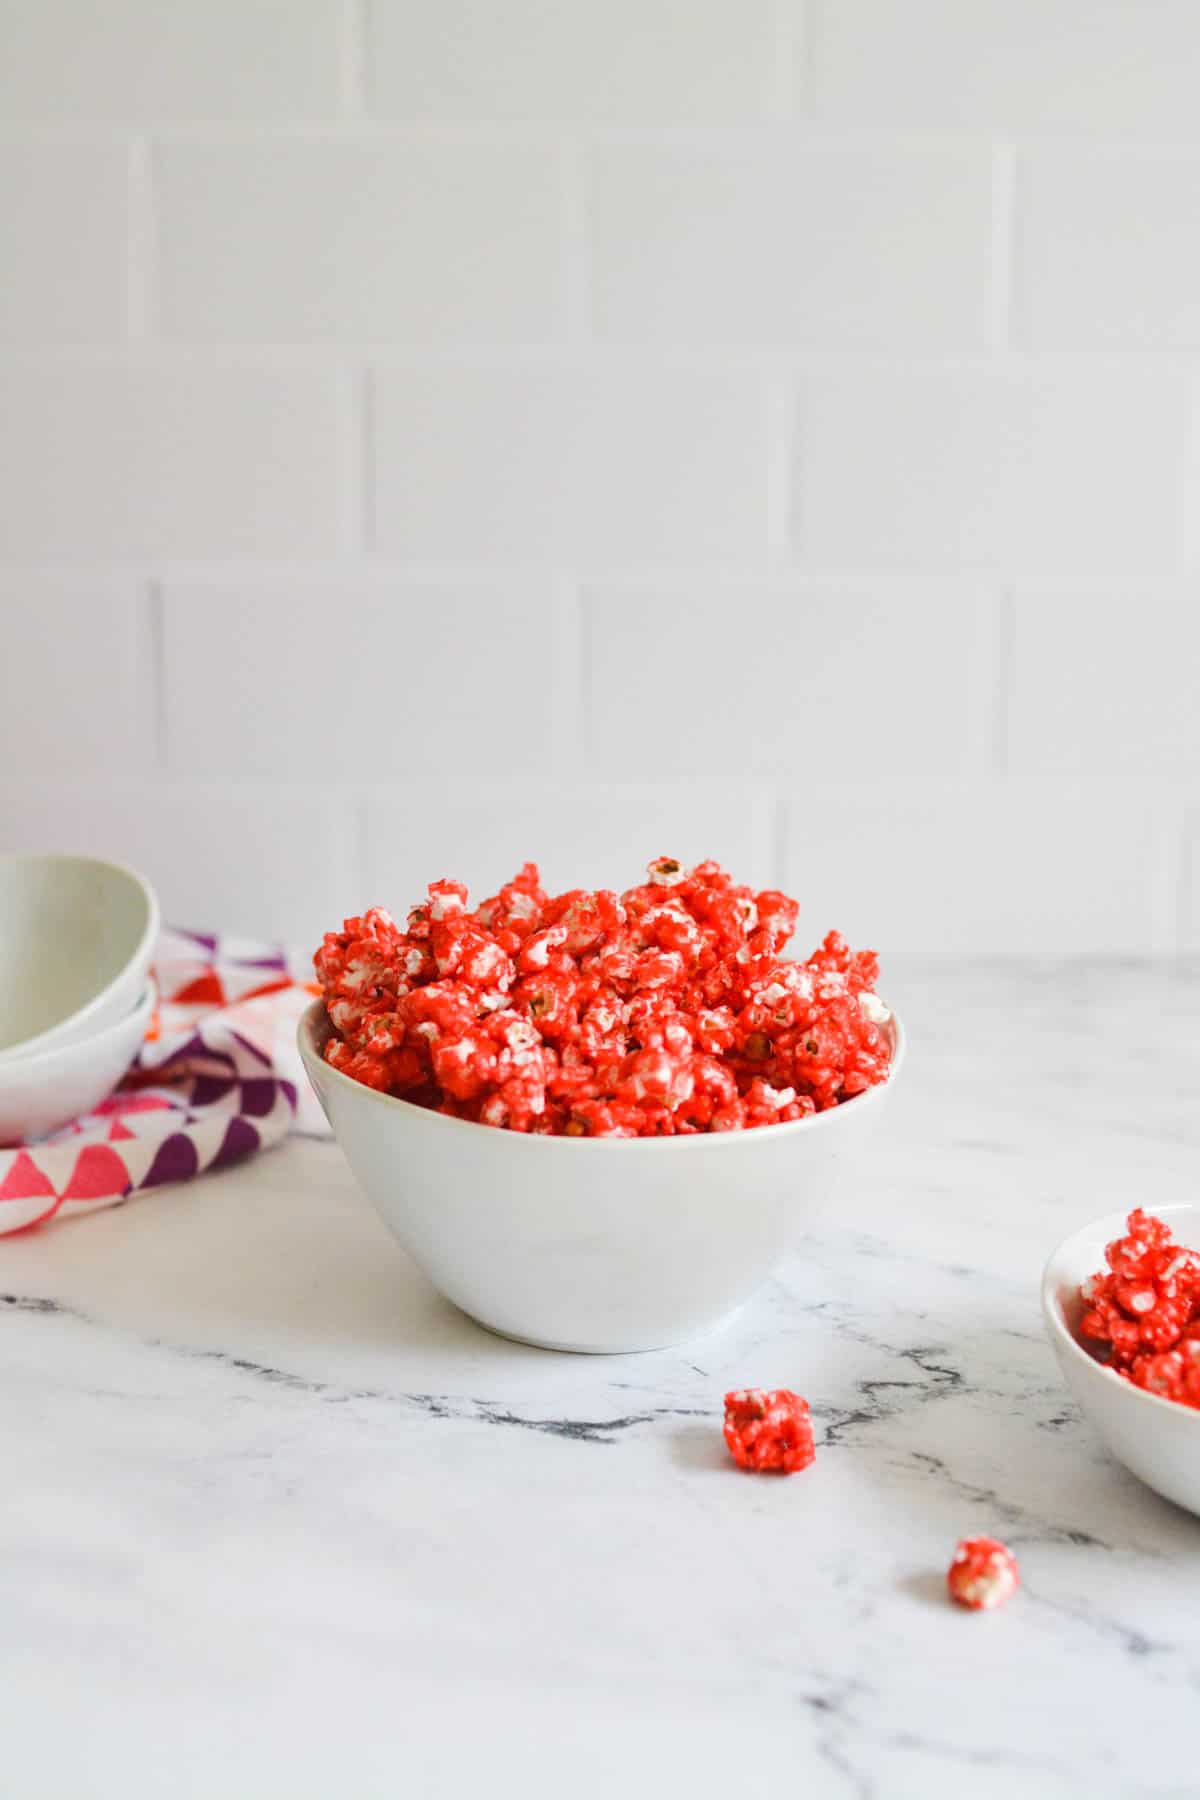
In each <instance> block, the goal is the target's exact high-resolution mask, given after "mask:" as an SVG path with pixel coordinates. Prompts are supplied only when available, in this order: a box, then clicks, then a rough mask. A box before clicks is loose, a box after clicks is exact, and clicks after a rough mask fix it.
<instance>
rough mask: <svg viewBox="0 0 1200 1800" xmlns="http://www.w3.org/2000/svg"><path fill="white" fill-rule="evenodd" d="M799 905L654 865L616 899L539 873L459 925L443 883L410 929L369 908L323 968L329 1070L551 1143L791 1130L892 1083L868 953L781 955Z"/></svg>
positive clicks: (707, 865)
mask: <svg viewBox="0 0 1200 1800" xmlns="http://www.w3.org/2000/svg"><path fill="white" fill-rule="evenodd" d="M798 910H799V909H798V907H797V904H796V902H795V901H794V900H791V899H789V898H788V896H787V895H786V894H781V893H777V892H775V891H774V890H773V889H764V890H762V891H759V892H756V891H755V890H754V889H752V888H749V887H739V886H738V885H737V884H736V883H735V882H734V881H733V879H732V877H731V876H729V875H727V874H726V872H725V871H724V870H723V869H722V868H721V867H720V866H719V865H718V864H717V863H715V862H703V863H698V864H697V865H696V867H695V868H693V869H687V868H685V867H684V866H683V864H682V863H680V862H678V861H676V859H675V858H674V857H669V856H662V857H658V858H656V859H655V860H654V861H653V862H652V863H651V864H650V866H649V872H648V879H647V880H646V881H645V882H643V883H642V884H641V885H639V886H637V887H633V888H630V889H629V890H628V891H627V892H626V893H624V894H617V893H615V892H612V891H611V890H609V889H600V890H598V891H597V892H595V893H590V892H587V891H585V890H584V889H572V890H571V891H570V892H568V893H565V894H560V895H558V896H551V895H549V894H547V893H546V891H545V889H544V888H543V887H542V884H541V876H540V874H539V872H538V868H537V865H536V864H535V863H526V864H525V865H524V867H523V868H522V869H521V870H520V872H519V873H518V874H517V875H515V876H514V877H513V879H512V881H510V882H509V883H508V884H507V885H506V886H504V887H502V888H501V889H500V891H499V893H497V894H494V895H492V896H491V897H490V898H489V899H487V900H484V901H483V902H482V904H481V905H480V906H478V907H476V908H475V910H474V911H471V910H470V907H469V904H468V894H467V890H466V888H465V887H464V886H463V885H462V883H461V882H457V881H448V880H442V881H435V882H432V883H431V884H430V887H429V890H428V897H427V899H426V900H425V901H423V902H422V903H421V904H420V905H418V906H415V907H413V909H412V911H411V912H410V913H409V915H408V919H407V921H406V923H405V925H404V926H403V928H401V927H400V926H398V925H397V924H396V922H395V920H394V919H393V918H392V917H391V915H390V914H389V913H387V912H385V911H384V910H383V909H382V908H380V907H372V908H370V909H369V910H368V911H367V912H365V913H363V914H362V916H361V917H355V918H351V919H347V920H346V921H345V924H344V926H343V928H342V930H341V931H331V932H328V933H327V934H326V937H325V940H324V942H323V944H322V945H321V948H320V949H319V950H318V951H317V954H316V956H315V958H314V964H315V967H316V971H317V976H318V979H319V980H320V983H321V989H322V993H323V995H324V999H325V1008H326V1011H327V1013H328V1015H329V1019H330V1022H331V1024H332V1025H333V1027H334V1032H335V1034H336V1035H335V1036H333V1037H331V1038H330V1040H329V1042H328V1044H327V1045H326V1048H325V1058H326V1061H327V1062H329V1063H330V1064H331V1065H332V1066H333V1067H334V1068H336V1069H338V1070H340V1071H341V1073H342V1074H344V1075H348V1076H349V1077H350V1078H351V1079H352V1080H355V1081H361V1082H363V1083H365V1084H366V1085H367V1086H368V1087H373V1088H376V1089H378V1090H379V1091H380V1092H381V1093H386V1094H393V1095H398V1096H400V1097H402V1098H404V1099H406V1100H410V1101H413V1102H414V1103H416V1104H417V1105H420V1106H426V1107H430V1108H434V1109H436V1110H438V1111H440V1112H443V1113H448V1114H449V1115H450V1116H452V1117H454V1118H458V1119H467V1120H470V1121H472V1122H475V1123H478V1124H483V1125H492V1126H499V1127H501V1128H503V1129H506V1130H509V1131H527V1132H537V1133H540V1134H544V1135H550V1136H557V1137H575V1138H580V1137H685V1136H690V1135H694V1134H696V1133H698V1132H707V1131H744V1130H749V1129H753V1128H755V1127H757V1126H763V1125H779V1124H786V1123H789V1122H791V1121H793V1120H796V1119H803V1118H806V1117H808V1116H809V1115H810V1114H812V1113H817V1112H822V1111H824V1110H825V1109H826V1108H828V1107H832V1106H839V1105H841V1104H842V1103H843V1102H844V1101H846V1100H850V1099H853V1098H854V1096H855V1095H856V1094H861V1093H864V1092H865V1091H866V1090H867V1089H868V1088H870V1087H874V1086H876V1085H877V1084H878V1083H880V1082H883V1081H886V1080H887V1077H888V1074H889V1072H890V1068H891V1037H890V1033H889V1030H888V1026H889V1023H890V1019H891V1014H890V1013H889V1012H888V1009H887V1007H886V1006H884V1004H883V1002H882V1001H881V1000H880V999H879V998H878V996H877V995H876V994H875V992H874V987H875V980H876V977H877V974H878V962H877V959H876V957H875V955H874V952H872V951H869V950H865V951H858V952H854V951H851V950H850V948H849V946H848V945H847V944H846V942H845V940H844V938H841V937H840V936H839V935H838V934H837V932H830V933H829V934H828V936H827V937H826V938H825V939H824V941H823V943H822V944H821V945H820V947H819V948H818V949H817V950H816V951H814V953H813V955H812V956H810V957H809V958H808V960H807V962H797V961H794V960H791V959H789V958H786V957H785V956H784V954H783V951H784V948H785V946H786V944H787V942H788V940H789V938H790V937H791V935H792V932H793V930H794V929H795V925H796V918H797V913H798Z"/></svg>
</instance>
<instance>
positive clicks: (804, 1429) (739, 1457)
mask: <svg viewBox="0 0 1200 1800" xmlns="http://www.w3.org/2000/svg"><path fill="white" fill-rule="evenodd" d="M725 1442H726V1443H727V1444H728V1445H729V1453H730V1455H731V1456H732V1457H733V1460H734V1462H735V1463H737V1465H738V1467H739V1468H742V1469H752V1470H754V1472H755V1473H756V1474H760V1475H761V1474H767V1473H773V1474H778V1475H796V1474H798V1473H799V1471H800V1470H801V1469H807V1468H808V1466H809V1464H810V1463H811V1462H812V1461H813V1460H814V1458H815V1456H816V1449H815V1447H814V1444H813V1430H812V1418H811V1417H810V1415H809V1410H808V1401H807V1400H805V1399H803V1398H802V1397H801V1396H800V1395H799V1394H793V1393H790V1392H789V1390H788V1389H787V1388H769V1389H764V1388H739V1389H738V1390H737V1391H736V1392H734V1393H732V1394H726V1396H725Z"/></svg>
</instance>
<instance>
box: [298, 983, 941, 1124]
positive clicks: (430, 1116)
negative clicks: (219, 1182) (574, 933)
mask: <svg viewBox="0 0 1200 1800" xmlns="http://www.w3.org/2000/svg"><path fill="white" fill-rule="evenodd" d="M319 1021H323V1022H324V1023H326V1024H329V1015H328V1014H327V1013H326V1011H325V1002H324V1000H323V999H321V998H320V996H318V997H317V998H316V999H315V1000H313V1001H312V1002H311V1004H310V1005H308V1006H306V1007H305V1009H304V1011H303V1012H302V1013H301V1015H300V1019H299V1021H298V1023H297V1026H296V1043H297V1047H298V1048H299V1051H300V1059H301V1061H302V1062H303V1064H304V1067H305V1070H306V1072H308V1073H309V1079H310V1080H313V1077H312V1074H311V1070H310V1065H312V1064H315V1065H317V1066H318V1067H319V1068H320V1071H321V1078H322V1080H330V1081H332V1082H334V1083H335V1084H337V1083H344V1084H345V1086H346V1087H347V1088H351V1089H353V1090H354V1092H355V1093H356V1094H357V1095H359V1096H360V1097H361V1096H362V1095H364V1094H366V1095H369V1096H370V1098H371V1100H372V1101H374V1102H375V1103H376V1104H377V1105H379V1106H383V1107H392V1108H396V1107H399V1108H400V1109H401V1110H402V1111H403V1112H404V1113H406V1114H407V1115H408V1116H409V1117H413V1116H417V1117H420V1118H421V1119H423V1120H427V1121H430V1122H431V1123H433V1124H434V1125H435V1126H436V1127H437V1128H438V1129H443V1128H444V1129H446V1130H449V1131H459V1132H463V1131H465V1132H469V1133H470V1134H471V1135H472V1136H477V1135H478V1133H479V1132H480V1131H487V1132H489V1133H490V1134H491V1136H492V1137H494V1138H496V1139H498V1140H502V1141H506V1142H508V1143H510V1144H518V1143H520V1144H526V1145H529V1144H541V1145H543V1146H545V1145H548V1144H557V1145H562V1146H564V1147H565V1148H566V1149H567V1152H568V1154H570V1155H572V1156H574V1155H576V1154H578V1147H579V1146H580V1145H581V1144H585V1145H590V1146H591V1147H592V1150H593V1151H596V1150H600V1149H603V1150H604V1151H606V1152H609V1153H612V1152H616V1151H626V1152H628V1151H630V1150H633V1149H634V1148H635V1147H640V1148H641V1149H643V1150H644V1149H645V1147H646V1145H647V1144H673V1145H674V1146H675V1149H676V1153H677V1154H678V1153H679V1152H681V1151H683V1150H688V1149H690V1150H692V1151H693V1152H694V1151H695V1150H696V1149H697V1148H699V1147H700V1146H701V1145H705V1144H706V1145H708V1146H709V1148H710V1149H715V1148H716V1147H717V1146H718V1145H736V1144H744V1143H745V1142H746V1141H747V1140H748V1139H753V1140H754V1141H755V1142H756V1143H760V1142H765V1141H768V1140H769V1141H771V1142H775V1141H776V1140H778V1139H779V1138H782V1137H784V1136H788V1135H795V1134H797V1133H799V1132H812V1131H815V1130H817V1129H819V1128H821V1127H825V1128H826V1129H828V1128H829V1126H830V1125H831V1124H832V1122H833V1121H834V1120H835V1119H836V1118H838V1117H840V1116H843V1115H846V1114H850V1115H851V1116H853V1117H855V1118H858V1117H860V1116H861V1114H862V1112H863V1111H864V1110H865V1109H866V1108H867V1107H868V1106H870V1105H872V1104H873V1103H874V1104H876V1105H878V1104H879V1102H880V1101H881V1100H882V1099H883V1098H884V1096H885V1095H886V1094H887V1093H888V1092H889V1090H890V1089H891V1088H892V1087H893V1086H894V1084H895V1082H896V1079H897V1077H898V1076H899V1074H900V1070H901V1068H902V1067H903V1064H904V1056H905V1051H906V1050H907V1047H908V1039H907V1037H906V1035H905V1031H904V1027H903V1025H902V1024H901V1022H900V1019H899V1016H898V1014H896V1013H893V1014H892V1017H891V1027H892V1062H891V1068H890V1069H889V1071H888V1078H887V1080H886V1081H881V1082H877V1083H876V1085H875V1086H874V1087H870V1088H867V1089H866V1090H865V1091H864V1092H863V1093H861V1094H855V1095H853V1096H852V1098H851V1099H850V1100H846V1101H843V1102H842V1104H841V1105H840V1106H830V1107H827V1108H826V1109H825V1111H824V1112H819V1113H810V1114H809V1115H808V1116H807V1117H806V1118H803V1119H787V1120H785V1121H784V1122H783V1124H781V1125H756V1126H755V1127H754V1128H753V1129H752V1130H750V1131H698V1132H694V1133H690V1134H689V1135H688V1136H686V1137H673V1138H657V1137H655V1138H643V1137H636V1138H619V1137H602V1138H587V1137H580V1138H572V1137H562V1136H558V1135H551V1134H549V1133H535V1132H530V1131H503V1130H500V1129H498V1128H497V1127H496V1126H494V1125H482V1126H481V1125H478V1124H476V1122H475V1121H474V1120H473V1119H452V1118H450V1117H448V1116H447V1114H445V1113H439V1112H433V1111H431V1109H430V1108H429V1107H425V1106H414V1105H413V1103H412V1101H411V1100H405V1099H402V1098H401V1096H400V1095H399V1094H381V1093H380V1092H379V1090H378V1088H372V1087H368V1086H367V1085H366V1083H365V1082H362V1081H354V1080H353V1079H352V1078H351V1077H350V1076H349V1075H344V1074H343V1073H342V1071H341V1070H340V1069H335V1068H334V1067H333V1066H332V1064H331V1063H327V1062H326V1061H325V1059H324V1058H323V1057H322V1056H320V1055H319V1054H318V1052H317V1050H316V1048H315V1044H314V1043H313V1042H310V1041H309V1040H310V1039H311V1038H314V1037H315V1028H316V1026H317V1024H318V1022H319ZM329 1029H330V1031H332V1030H333V1026H332V1025H330V1026H329ZM313 1085H314V1086H315V1085H316V1083H315V1080H314V1081H313ZM543 1153H544V1152H543ZM659 1154H661V1152H660V1153H659Z"/></svg>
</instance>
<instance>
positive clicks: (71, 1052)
mask: <svg viewBox="0 0 1200 1800" xmlns="http://www.w3.org/2000/svg"><path fill="white" fill-rule="evenodd" d="M158 999H159V989H158V983H157V981H156V980H155V978H154V976H153V975H151V974H149V973H148V974H147V976H146V981H145V985H144V986H143V987H142V989H141V991H140V993H139V994H138V997H137V1000H136V1002H135V1003H134V1005H133V1006H131V1007H130V1009H129V1011H128V1012H125V1013H122V1014H121V1017H120V1018H119V1019H114V1020H113V1022H112V1024H111V1025H106V1026H105V1027H104V1029H103V1030H102V1031H94V1032H92V1033H90V1035H89V1036H87V1037H82V1038H72V1039H71V1041H70V1043H67V1044H50V1045H49V1046H48V1047H47V1048H46V1049H45V1050H38V1051H36V1052H35V1053H34V1054H33V1055H32V1056H18V1057H14V1058H13V1060H12V1061H11V1062H5V1063H0V1087H3V1085H4V1083H5V1081H6V1080H8V1079H10V1078H11V1079H13V1080H16V1079H17V1077H20V1078H21V1079H25V1078H26V1077H28V1076H29V1075H30V1074H31V1073H32V1074H34V1075H37V1074H40V1073H43V1072H45V1071H46V1069H47V1067H48V1065H50V1064H53V1063H55V1062H58V1061H60V1060H61V1059H62V1058H64V1057H69V1056H78V1055H79V1054H80V1053H81V1052H82V1051H85V1050H95V1049H97V1048H100V1047H103V1046H104V1045H106V1044H108V1043H109V1042H110V1041H111V1040H112V1039H113V1038H115V1037H117V1036H119V1034H120V1033H122V1032H126V1031H132V1029H133V1024H134V1021H135V1019H136V1020H137V1021H138V1023H139V1024H140V1025H141V1027H142V1032H143V1036H144V1035H145V1026H146V1020H147V1019H149V1018H150V1016H151V1014H152V1013H153V1011H154V1008H155V1006H156V1005H157V1003H158Z"/></svg>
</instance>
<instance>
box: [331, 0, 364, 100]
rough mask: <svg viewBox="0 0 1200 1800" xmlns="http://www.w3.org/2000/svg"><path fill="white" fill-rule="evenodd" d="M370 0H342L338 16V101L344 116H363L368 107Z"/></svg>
mask: <svg viewBox="0 0 1200 1800" xmlns="http://www.w3.org/2000/svg"><path fill="white" fill-rule="evenodd" d="M368 5H369V0H342V4H341V11H340V16H339V19H338V101H339V105H340V110H341V115H342V119H343V120H347V119H349V120H362V119H364V118H365V117H366V115H367V112H368V110H369V108H368V99H369V94H368V82H367V62H368V54H367V45H368V40H369V35H370V25H369V21H368V13H367V8H368Z"/></svg>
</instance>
